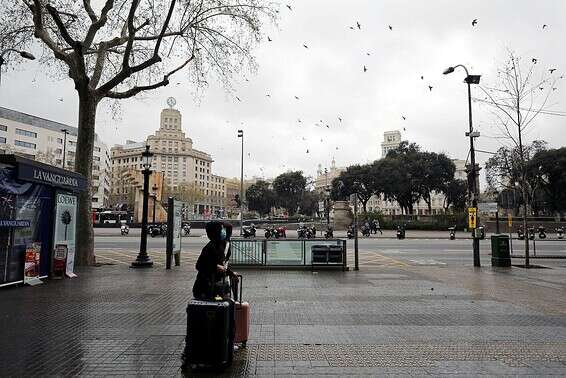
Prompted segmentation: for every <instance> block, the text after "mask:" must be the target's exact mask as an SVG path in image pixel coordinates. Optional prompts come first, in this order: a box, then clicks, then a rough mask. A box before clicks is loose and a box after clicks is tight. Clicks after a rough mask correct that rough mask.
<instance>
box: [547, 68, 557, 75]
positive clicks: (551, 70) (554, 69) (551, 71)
mask: <svg viewBox="0 0 566 378" xmlns="http://www.w3.org/2000/svg"><path fill="white" fill-rule="evenodd" d="M548 71H550V73H551V74H552V73H554V71H556V68H551V69H549V70H548Z"/></svg>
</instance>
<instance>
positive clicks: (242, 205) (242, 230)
mask: <svg viewBox="0 0 566 378" xmlns="http://www.w3.org/2000/svg"><path fill="white" fill-rule="evenodd" d="M238 138H242V161H241V165H240V235H243V232H244V130H238Z"/></svg>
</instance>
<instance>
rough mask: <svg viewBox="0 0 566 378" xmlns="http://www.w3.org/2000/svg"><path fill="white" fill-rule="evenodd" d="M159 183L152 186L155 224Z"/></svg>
mask: <svg viewBox="0 0 566 378" xmlns="http://www.w3.org/2000/svg"><path fill="white" fill-rule="evenodd" d="M157 189H159V188H158V187H157V184H153V186H152V187H151V198H153V224H155V203H156V202H157Z"/></svg>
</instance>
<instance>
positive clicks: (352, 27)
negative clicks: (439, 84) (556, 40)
mask: <svg viewBox="0 0 566 378" xmlns="http://www.w3.org/2000/svg"><path fill="white" fill-rule="evenodd" d="M286 7H287V9H288V10H289V11H293V8H292V7H291V5H286ZM478 22H479V21H478V19H477V18H475V19H473V20H472V22H471V26H472V28H475V27H477V25H478ZM348 28H349V29H350V30H362V24H361V23H360V22H359V21H356V22H355V24H354V25H349V26H348ZM546 28H548V25H547V24H544V25H542V30H545V29H546ZM387 29H388V30H389V31H390V32H393V26H392V25H387ZM267 42H273V38H272V37H271V36H269V35H268V36H267ZM302 46H303V48H305V49H309V45H308V44H307V42H304V43H303V44H302ZM366 55H367V56H370V55H371V54H370V52H366ZM537 62H538V60H537V58H532V63H534V64H536V63H537ZM368 71H369V68H368V66H367V65H365V64H364V65H363V66H362V72H363V73H366V72H368ZM554 71H556V69H555V68H551V69H549V72H550V73H551V74H553V73H554ZM420 80H421V81H425V77H424V75H420ZM246 81H248V79H246ZM426 85H427V87H428V91H429V92H432V90H433V89H434V86H433V85H431V84H430V83H428V84H426ZM541 89H543V88H541ZM552 89H553V90H556V88H552ZM266 97H267V98H271V94H270V93H267V94H266ZM235 99H236V100H237V101H238V102H242V99H241V98H240V97H239V96H235ZM294 99H295V100H300V97H299V96H297V95H294ZM400 117H401V120H402V121H406V120H407V116H406V115H401V116H400ZM336 118H337V120H338V122H339V124H342V117H341V116H340V115H338V116H337V117H336ZM297 123H299V124H303V121H302V120H301V118H297ZM314 125H315V126H317V127H321V128H324V127H326V128H328V129H330V125H329V123H328V122H324V121H323V120H322V119H321V120H319V122H315V123H314ZM402 129H403V131H406V127H405V126H404V127H403V128H402ZM272 138H274V137H272ZM301 140H302V141H305V142H306V141H307V139H306V138H305V137H304V136H303V137H302V138H301ZM320 141H321V142H323V141H324V139H322V138H321V139H320ZM335 149H336V150H339V147H338V146H336V147H335ZM305 153H306V154H309V153H310V149H309V148H306V151H305ZM248 156H251V155H250V153H248ZM260 171H263V168H262V167H260Z"/></svg>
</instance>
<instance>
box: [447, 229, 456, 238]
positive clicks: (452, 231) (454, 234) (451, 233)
mask: <svg viewBox="0 0 566 378" xmlns="http://www.w3.org/2000/svg"><path fill="white" fill-rule="evenodd" d="M448 231H449V232H450V240H454V239H456V226H452V227H448Z"/></svg>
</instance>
